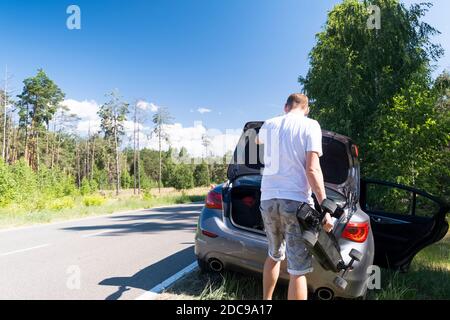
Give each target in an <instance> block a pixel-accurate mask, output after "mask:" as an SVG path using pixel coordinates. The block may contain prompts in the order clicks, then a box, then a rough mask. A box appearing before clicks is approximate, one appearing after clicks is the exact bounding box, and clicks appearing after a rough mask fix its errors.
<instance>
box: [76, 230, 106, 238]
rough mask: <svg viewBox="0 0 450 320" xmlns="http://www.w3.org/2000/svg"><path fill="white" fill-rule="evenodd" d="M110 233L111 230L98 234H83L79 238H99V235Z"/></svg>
mask: <svg viewBox="0 0 450 320" xmlns="http://www.w3.org/2000/svg"><path fill="white" fill-rule="evenodd" d="M111 231H112V230H103V231H99V232H95V233H89V234H84V235H82V236H81V237H82V238H90V237H95V236H99V235H101V234H104V233H108V232H111Z"/></svg>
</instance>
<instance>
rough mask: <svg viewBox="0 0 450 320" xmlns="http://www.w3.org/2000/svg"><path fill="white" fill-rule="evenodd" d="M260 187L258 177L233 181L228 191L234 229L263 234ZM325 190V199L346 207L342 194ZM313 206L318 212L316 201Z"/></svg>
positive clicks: (329, 189) (327, 188)
mask: <svg viewBox="0 0 450 320" xmlns="http://www.w3.org/2000/svg"><path fill="white" fill-rule="evenodd" d="M260 186H261V176H260V175H249V176H244V177H239V178H237V179H236V180H235V181H234V183H233V186H232V188H231V191H230V203H231V210H230V211H231V212H230V217H231V221H232V223H233V224H234V225H235V226H236V227H239V228H241V229H246V230H248V231H253V232H258V233H259V232H261V233H264V224H263V221H262V218H261V211H260V209H259V205H260V198H261V190H260ZM325 190H326V193H327V197H328V198H330V199H332V200H333V201H335V202H336V204H337V205H338V207H340V208H343V207H344V206H345V205H346V199H345V197H344V196H343V195H342V194H340V193H338V192H337V191H335V190H333V189H331V188H329V187H326V188H325ZM313 198H314V196H313ZM314 201H315V200H314ZM315 205H316V209H317V210H319V208H318V204H317V202H316V201H315Z"/></svg>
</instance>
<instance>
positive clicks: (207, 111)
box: [197, 108, 212, 114]
mask: <svg viewBox="0 0 450 320" xmlns="http://www.w3.org/2000/svg"><path fill="white" fill-rule="evenodd" d="M211 111H212V110H211V109H208V108H198V109H197V112H199V113H201V114H204V113H209V112H211Z"/></svg>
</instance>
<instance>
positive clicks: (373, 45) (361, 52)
mask: <svg viewBox="0 0 450 320" xmlns="http://www.w3.org/2000/svg"><path fill="white" fill-rule="evenodd" d="M369 5H377V6H378V7H379V8H380V9H381V29H379V30H376V29H374V30H371V29H369V28H368V27H367V21H368V19H369V17H370V14H371V12H369V11H368V8H369ZM430 6H431V4H429V3H427V4H418V5H413V6H411V7H410V8H409V9H408V8H407V7H406V6H405V5H404V4H403V3H401V2H400V1H398V0H364V1H358V0H344V1H343V2H342V3H341V4H338V5H336V6H335V7H334V8H333V10H331V12H330V13H329V14H328V19H327V22H326V25H325V28H324V30H323V31H322V32H320V33H319V34H318V35H317V44H316V45H315V47H314V48H313V49H312V51H311V53H310V69H309V71H308V74H307V75H306V77H300V78H299V81H300V83H301V84H302V85H303V88H304V91H305V92H306V93H307V94H308V96H309V97H310V98H311V100H312V101H313V103H312V108H311V109H312V112H311V113H312V114H311V115H312V116H313V117H316V118H318V120H319V121H320V122H321V124H322V126H323V127H325V128H326V129H329V130H333V131H337V132H340V133H343V134H346V135H349V136H351V137H352V138H353V139H355V140H356V141H357V142H358V143H360V144H363V148H362V152H363V153H364V152H365V151H366V150H367V143H368V141H369V140H370V139H369V137H370V136H371V135H372V132H371V130H370V126H371V123H374V122H375V121H376V117H377V115H378V111H379V110H380V106H381V105H383V104H386V103H388V102H390V101H392V98H393V97H394V96H395V95H396V94H399V93H400V92H401V90H402V89H403V88H406V87H407V86H408V85H409V84H410V82H411V81H412V80H414V81H415V82H416V83H417V82H422V83H425V82H427V81H428V78H429V77H430V63H432V62H433V61H436V59H438V58H439V57H440V56H441V55H442V54H443V51H442V48H441V47H440V46H439V45H436V44H433V43H432V42H431V37H432V36H433V35H435V34H437V33H438V31H437V30H435V29H434V28H432V27H431V26H430V25H428V24H427V23H425V22H422V21H421V18H422V17H423V16H424V15H425V14H426V12H427V10H428V8H429V7H430Z"/></svg>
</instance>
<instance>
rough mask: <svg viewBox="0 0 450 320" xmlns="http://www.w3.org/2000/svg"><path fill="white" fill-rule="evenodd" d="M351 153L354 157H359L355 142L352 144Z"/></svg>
mask: <svg viewBox="0 0 450 320" xmlns="http://www.w3.org/2000/svg"><path fill="white" fill-rule="evenodd" d="M352 154H353V156H354V157H356V158H358V157H359V148H358V146H357V145H356V144H354V145H352Z"/></svg>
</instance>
